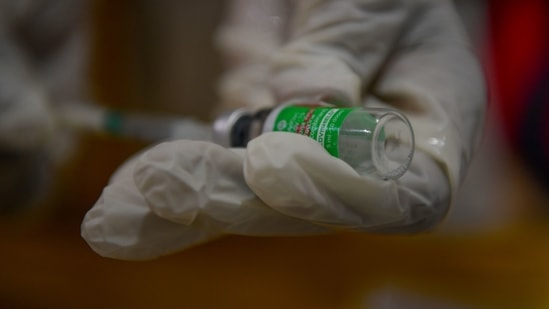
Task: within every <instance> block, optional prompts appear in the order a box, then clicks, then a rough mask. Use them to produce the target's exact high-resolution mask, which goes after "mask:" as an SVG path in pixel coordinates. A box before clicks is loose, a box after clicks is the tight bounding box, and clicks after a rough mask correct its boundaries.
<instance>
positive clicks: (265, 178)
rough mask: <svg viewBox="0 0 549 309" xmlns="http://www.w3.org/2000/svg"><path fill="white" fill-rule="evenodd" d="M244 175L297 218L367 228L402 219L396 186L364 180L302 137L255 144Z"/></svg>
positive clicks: (272, 137) (270, 137)
mask: <svg viewBox="0 0 549 309" xmlns="http://www.w3.org/2000/svg"><path fill="white" fill-rule="evenodd" d="M244 175H245V179H246V183H247V184H248V185H249V187H250V188H251V189H252V190H253V191H254V192H255V194H257V196H259V198H261V200H263V201H264V202H265V203H266V204H267V205H269V206H270V207H271V208H273V209H275V210H276V211H279V212H281V213H284V214H286V215H289V216H293V217H296V218H301V219H304V220H309V221H312V222H316V223H319V224H324V225H334V226H340V227H348V228H358V227H361V228H364V227H372V226H376V225H379V224H387V223H389V222H393V221H395V220H398V219H399V218H400V217H402V212H403V210H402V209H401V208H400V206H399V202H398V195H397V187H396V184H395V182H393V181H384V180H382V179H379V178H376V177H373V176H369V175H359V174H358V173H357V172H356V171H355V170H354V169H352V168H351V167H350V166H349V165H347V163H345V162H343V161H341V160H340V159H337V158H335V157H333V156H331V155H330V154H329V153H328V152H327V151H325V150H324V148H322V146H321V145H320V144H318V143H317V142H316V141H314V140H312V139H310V138H308V137H305V136H301V135H298V134H293V133H281V132H275V133H267V134H264V135H262V136H260V137H258V138H256V139H254V140H252V141H251V142H250V143H249V144H248V156H247V158H246V161H245V166H244Z"/></svg>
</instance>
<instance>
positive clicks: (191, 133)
mask: <svg viewBox="0 0 549 309" xmlns="http://www.w3.org/2000/svg"><path fill="white" fill-rule="evenodd" d="M55 115H56V118H57V119H56V120H57V123H58V124H59V125H60V126H63V127H68V128H71V129H75V130H78V131H87V132H96V133H107V134H111V135H114V136H118V137H122V138H132V139H139V140H142V141H145V142H160V141H166V140H175V139H189V140H207V141H209V140H211V139H212V128H211V126H210V125H209V124H206V123H203V122H200V121H198V120H196V119H193V118H191V117H175V116H165V115H153V114H147V113H142V112H141V113H139V112H120V111H116V110H112V109H109V108H105V107H102V106H99V105H97V104H85V103H71V104H65V105H63V106H62V107H61V108H58V109H57V110H56V112H55Z"/></svg>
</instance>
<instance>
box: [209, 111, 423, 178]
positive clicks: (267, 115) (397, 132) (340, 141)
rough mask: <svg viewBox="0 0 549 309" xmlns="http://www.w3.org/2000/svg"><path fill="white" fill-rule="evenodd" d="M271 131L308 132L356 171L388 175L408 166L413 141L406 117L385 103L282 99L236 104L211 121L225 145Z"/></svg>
mask: <svg viewBox="0 0 549 309" xmlns="http://www.w3.org/2000/svg"><path fill="white" fill-rule="evenodd" d="M273 131H275V132H276V131H279V132H292V133H296V134H301V135H305V136H308V137H310V138H312V139H314V140H316V141H317V142H318V143H320V144H321V145H322V146H323V147H324V149H326V151H328V152H329V153H330V154H331V155H332V156H334V157H337V158H340V159H341V160H343V161H345V162H347V164H349V165H350V166H351V167H353V168H354V169H355V170H356V171H357V172H358V173H361V174H377V175H378V176H380V177H382V178H386V179H396V178H399V177H400V176H402V175H403V174H404V173H405V172H406V170H407V169H408V167H409V166H410V162H411V161H412V157H413V154H414V147H415V145H414V133H413V130H412V126H411V125H410V122H409V121H408V119H407V118H406V117H405V116H404V115H403V114H402V113H400V112H398V111H396V110H394V109H389V108H362V107H351V108H349V107H332V106H326V105H324V104H320V105H319V104H316V105H283V106H279V107H276V108H274V109H263V110H260V111H258V112H255V113H252V112H250V111H247V110H245V109H238V110H235V111H232V112H229V113H227V114H224V115H222V116H221V117H219V118H218V119H217V120H216V121H215V122H214V140H215V141H216V142H218V143H220V144H222V145H224V146H227V147H246V145H247V143H248V142H249V141H250V140H251V139H253V138H254V137H257V136H259V135H260V134H262V133H265V132H273Z"/></svg>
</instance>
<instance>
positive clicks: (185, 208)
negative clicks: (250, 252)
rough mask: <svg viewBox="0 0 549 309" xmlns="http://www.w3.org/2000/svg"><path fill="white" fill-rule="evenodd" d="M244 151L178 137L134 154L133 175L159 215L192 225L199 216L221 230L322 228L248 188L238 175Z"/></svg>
mask: <svg viewBox="0 0 549 309" xmlns="http://www.w3.org/2000/svg"><path fill="white" fill-rule="evenodd" d="M244 156H245V151H244V150H243V149H238V150H237V149H235V150H230V149H226V148H223V147H221V146H219V145H216V144H212V143H206V142H198V141H187V140H180V141H174V142H167V143H163V144H160V145H158V146H156V147H154V148H152V149H150V150H149V151H147V152H146V153H145V154H144V155H142V156H141V157H139V159H138V161H137V163H136V167H135V169H134V179H135V182H136V184H137V187H138V188H139V190H140V192H141V193H142V194H143V196H144V198H145V200H146V201H147V204H148V205H149V207H150V208H151V209H152V211H153V212H154V213H155V214H157V215H158V216H160V217H162V218H165V219H167V220H170V221H172V222H176V223H179V224H183V225H188V226H194V225H195V222H197V221H199V220H204V221H207V222H209V223H210V224H211V225H212V226H215V227H216V229H220V230H222V231H224V232H225V233H234V234H246V235H281V234H285V235H295V234H310V233H319V232H322V231H324V230H325V229H324V228H322V227H319V226H316V225H314V224H312V223H309V222H305V221H303V220H297V219H295V218H291V217H288V216H286V215H283V214H280V213H277V212H276V211H274V210H273V209H270V208H269V207H267V206H266V205H265V204H264V203H263V202H262V201H261V200H259V199H258V198H257V197H256V195H255V194H254V193H253V192H252V191H251V190H250V189H249V188H248V186H247V185H246V182H245V181H244V177H243V175H242V169H243V161H244Z"/></svg>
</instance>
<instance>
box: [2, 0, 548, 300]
mask: <svg viewBox="0 0 549 309" xmlns="http://www.w3.org/2000/svg"><path fill="white" fill-rule="evenodd" d="M459 2H460V3H459V9H460V13H461V14H462V16H463V18H464V20H465V21H466V25H467V26H468V30H469V33H470V34H471V37H472V39H473V41H474V42H475V43H476V46H477V47H478V52H479V54H480V55H481V57H482V59H483V61H484V64H485V67H486V70H487V75H488V76H489V80H490V84H491V86H492V93H491V96H492V99H491V103H490V104H491V105H490V112H489V115H488V117H487V118H488V119H487V123H488V125H487V127H486V132H485V138H484V142H483V145H482V147H481V149H480V151H479V153H478V155H477V157H476V159H475V162H474V163H473V165H472V167H471V170H470V173H469V174H468V176H467V180H466V182H465V184H464V186H463V190H462V192H461V195H460V197H459V199H458V201H457V203H456V205H455V207H454V210H453V211H452V213H451V214H450V215H449V217H448V219H447V220H446V221H445V222H444V223H443V224H442V226H441V227H440V229H438V230H436V231H434V232H432V233H428V234H422V235H413V236H386V235H385V236H384V235H365V234H337V235H329V236H318V237H294V238H282V237H281V238H276V237H273V238H253V237H234V236H230V237H225V238H223V239H220V240H217V241H215V242H211V243H207V244H204V245H201V246H198V247H196V248H193V249H191V250H187V251H184V252H181V253H177V254H174V255H171V256H168V257H163V258H160V259H158V260H154V261H150V262H139V263H136V262H122V261H115V260H110V259H105V258H101V257H99V256H98V255H96V254H95V253H94V252H92V251H91V249H90V248H89V247H88V246H87V245H86V243H85V242H84V241H83V240H82V239H81V238H80V223H81V220H82V218H83V216H84V214H85V212H86V211H87V210H88V209H89V208H90V207H91V206H92V205H93V204H94V203H95V201H96V199H97V198H98V197H99V195H100V193H101V190H102V189H103V187H104V186H105V184H106V183H107V182H108V179H109V177H110V175H111V174H112V173H113V172H114V170H115V169H116V168H117V167H118V166H119V165H120V164H121V163H122V162H124V161H125V160H126V159H127V158H128V157H129V156H131V155H132V154H134V153H135V152H137V151H139V150H141V149H143V148H144V147H146V146H147V144H146V143H145V142H142V141H139V140H137V139H135V140H134V139H122V138H117V137H113V136H108V135H105V134H99V133H83V134H79V135H78V136H77V137H74V136H73V137H71V140H72V141H73V143H74V144H75V145H76V146H75V147H73V149H72V150H71V151H70V154H69V155H67V159H66V160H64V161H63V163H62V164H60V165H58V166H56V167H55V177H53V178H51V179H48V184H49V186H48V191H47V192H46V193H44V195H43V198H42V199H41V200H40V201H39V202H37V203H35V205H32V206H31V207H29V208H27V209H23V210H11V211H10V212H9V213H6V214H3V215H2V216H1V217H0V247H1V248H2V251H1V252H2V253H1V254H0V307H1V308H97V307H103V308H151V307H155V308H165V307H183V308H220V307H229V308H232V307H235V308H382V309H384V308H549V262H547V261H549V242H548V241H547V238H548V237H549V197H548V190H549V182H548V181H547V180H548V177H549V176H548V175H549V174H548V173H549V171H548V168H547V166H548V159H549V158H548V157H547V154H548V153H549V152H548V150H549V147H548V146H547V145H548V142H549V135H548V134H549V130H548V125H547V122H543V119H544V117H543V116H544V115H549V114H548V113H549V108H548V107H547V106H548V104H547V103H548V96H547V89H549V87H545V86H548V85H547V83H548V80H549V75H548V72H549V71H548V70H547V68H548V66H547V64H548V58H547V55H549V53H548V48H547V42H548V39H547V38H548V37H549V36H548V33H547V32H548V31H549V30H548V29H549V25H548V23H549V22H548V17H549V9H548V6H547V4H546V3H545V1H543V0H539V1H537V0H527V1H520V3H519V1H493V3H491V2H482V1H473V0H465V1H459ZM225 6H226V2H223V1H152V0H139V1H129V0H120V1H107V0H93V1H91V3H90V6H89V7H88V8H86V12H87V13H86V16H85V18H84V19H86V21H89V24H88V26H87V27H89V33H90V37H89V43H88V44H89V48H88V50H89V58H90V65H89V67H88V68H87V69H86V70H85V73H84V75H85V77H86V79H87V80H88V82H87V83H86V85H88V86H87V87H85V88H86V89H84V92H85V93H86V95H87V98H88V99H92V100H93V101H94V102H99V104H101V105H102V106H105V107H110V108H116V109H119V110H125V111H140V112H147V113H153V114H155V113H158V114H169V115H181V116H192V117H194V118H196V119H200V120H204V121H209V120H211V117H212V116H213V114H212V111H213V110H215V108H216V104H217V101H218V99H217V96H216V85H217V82H218V79H219V77H220V74H221V72H222V63H221V59H220V55H219V53H218V51H217V50H216V46H215V45H214V43H213V42H214V41H213V37H214V35H215V31H216V29H217V27H218V25H219V23H220V21H221V19H222V17H223V12H224V8H225ZM88 19H89V20H88ZM2 203H6V201H0V204H2Z"/></svg>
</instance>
